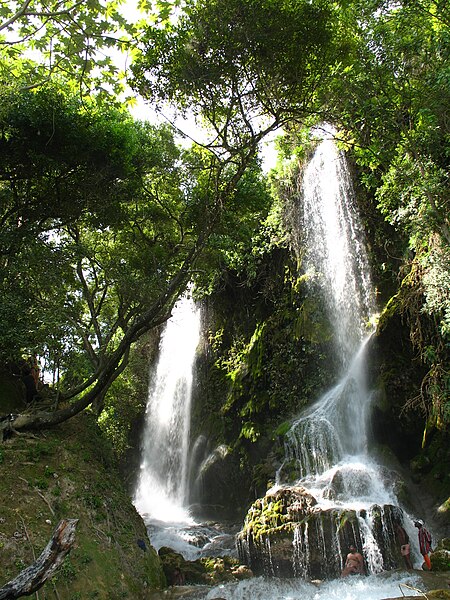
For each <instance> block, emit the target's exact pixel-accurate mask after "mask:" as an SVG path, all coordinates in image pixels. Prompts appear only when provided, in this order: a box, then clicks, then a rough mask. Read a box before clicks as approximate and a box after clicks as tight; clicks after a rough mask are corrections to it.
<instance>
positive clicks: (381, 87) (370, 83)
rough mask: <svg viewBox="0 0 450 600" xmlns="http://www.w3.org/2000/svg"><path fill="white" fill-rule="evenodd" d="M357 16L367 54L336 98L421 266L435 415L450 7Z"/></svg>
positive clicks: (370, 8)
mask: <svg viewBox="0 0 450 600" xmlns="http://www.w3.org/2000/svg"><path fill="white" fill-rule="evenodd" d="M352 10H353V15H354V23H355V25H354V30H355V48H356V50H357V53H356V54H355V58H354V61H353V64H352V65H351V67H349V68H348V70H347V73H346V77H345V80H340V81H338V80H336V81H335V82H334V84H333V88H332V92H333V93H332V94H330V93H329V91H328V92H327V98H326V100H327V104H328V107H329V110H330V113H331V114H332V115H333V120H335V121H336V122H338V123H340V124H341V126H342V128H343V130H342V133H341V138H342V139H343V140H344V141H345V142H346V143H347V144H348V145H350V146H351V147H352V151H353V155H354V156H355V158H356V160H357V162H358V165H359V167H360V169H361V170H362V174H363V181H364V182H365V184H366V186H367V188H368V189H369V191H370V192H371V193H372V194H373V195H374V198H375V201H376V202H377V204H378V209H379V210H380V212H381V214H382V215H383V217H384V218H385V219H386V221H388V223H390V224H391V225H392V226H393V227H394V228H395V229H396V230H397V231H398V232H399V234H400V235H401V237H402V239H403V257H401V258H403V262H404V263H405V266H404V268H403V277H404V274H405V272H406V271H407V269H408V268H412V272H411V276H410V277H409V276H407V277H406V279H404V282H403V284H402V287H404V293H402V296H401V297H402V300H403V302H404V303H405V304H404V306H403V310H404V311H405V313H408V314H409V315H410V317H411V318H410V319H409V322H410V326H411V338H412V340H413V342H414V343H415V344H416V348H417V349H418V351H419V352H420V355H421V357H422V360H423V362H424V363H425V364H427V365H428V367H429V372H428V375H427V376H426V378H425V380H424V381H423V386H422V393H424V394H425V397H426V398H427V400H426V406H427V408H426V412H427V413H434V414H436V415H437V414H440V415H441V416H442V397H445V396H446V395H447V394H448V373H447V374H446V373H445V367H444V370H442V366H443V365H445V364H446V363H448V341H449V339H450V338H449V337H448V325H447V323H448V311H449V305H448V276H447V274H448V250H447V249H448V246H449V244H450V221H449V217H448V215H449V214H450V210H449V209H450V206H449V200H448V191H447V190H448V166H449V162H448V159H449V154H448V140H449V134H450V131H449V124H448V104H449V100H450V96H449V90H450V86H449V85H448V84H449V67H448V65H449V44H448V41H449V25H450V11H449V7H448V3H446V2H441V1H440V0H438V1H434V0H418V1H417V2H401V3H395V4H392V3H390V2H385V1H383V0H373V1H367V0H364V1H361V2H356V3H354V4H353V5H352ZM348 14H350V13H348ZM344 131H345V133H344ZM412 259H414V262H411V260H412ZM406 265H409V267H408V266H406ZM413 286H414V287H413ZM409 301H410V304H409V305H408V302H409ZM425 330H427V331H428V335H421V331H425ZM433 330H434V331H433ZM430 347H432V348H433V352H432V353H431V354H430V352H429V349H430ZM427 348H428V350H427ZM432 355H433V357H434V358H433V359H432V360H430V357H431V356H432ZM422 393H421V397H422ZM444 413H445V414H446V411H444ZM445 421H447V418H445Z"/></svg>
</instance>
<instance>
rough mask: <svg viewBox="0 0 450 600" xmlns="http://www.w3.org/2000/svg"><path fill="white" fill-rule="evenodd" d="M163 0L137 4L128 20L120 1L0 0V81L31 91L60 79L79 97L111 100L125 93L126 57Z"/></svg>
mask: <svg viewBox="0 0 450 600" xmlns="http://www.w3.org/2000/svg"><path fill="white" fill-rule="evenodd" d="M168 4H169V3H167V2H160V3H157V4H153V3H152V4H151V3H148V2H139V7H138V8H139V13H140V14H138V15H137V16H136V17H135V18H128V15H129V14H130V6H125V3H124V0H108V1H103V0H92V1H90V2H76V1H73V0H50V1H42V0H9V1H8V2H1V3H0V77H1V80H2V84H3V86H4V87H8V88H20V89H31V88H34V87H38V86H41V85H44V84H46V83H48V82H49V81H52V80H58V79H59V80H60V79H61V78H62V77H63V78H64V79H65V80H66V81H68V82H70V83H68V86H69V87H70V86H71V87H72V89H73V88H77V89H78V90H79V92H80V93H81V95H83V96H87V95H89V93H94V92H95V94H96V95H97V96H98V97H107V98H108V100H109V101H110V102H111V101H114V100H115V96H116V95H117V94H119V93H122V92H124V91H126V86H125V75H126V73H125V70H126V60H127V57H128V59H129V58H130V57H132V56H133V45H134V41H135V39H136V38H138V37H139V34H140V31H141V28H142V27H143V24H144V23H146V24H147V23H148V19H149V18H150V19H151V20H152V21H153V22H158V21H164V20H165V19H167V18H168V16H169V13H170V12H171V10H168V6H167V5H168ZM170 4H171V5H172V6H175V5H177V4H178V2H172V3H170ZM171 8H172V7H171ZM132 15H133V12H132ZM132 15H131V16H132ZM120 63H122V64H120ZM127 100H128V101H129V102H133V101H134V98H132V97H131V96H129V97H128V98H127Z"/></svg>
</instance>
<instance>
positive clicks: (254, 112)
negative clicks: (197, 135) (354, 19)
mask: <svg viewBox="0 0 450 600" xmlns="http://www.w3.org/2000/svg"><path fill="white" fill-rule="evenodd" d="M338 16H339V9H338V7H337V6H336V5H335V4H334V3H332V2H327V1H326V0H314V1H313V2H309V1H305V0H295V1H291V0H289V1H288V0H251V1H249V2H244V3H243V2H240V1H238V0H230V1H225V0H212V1H210V0H208V1H206V0H197V1H191V2H188V3H187V5H186V8H185V12H184V13H183V14H182V15H181V16H180V18H179V20H177V22H176V24H175V25H173V24H168V25H167V26H166V27H165V28H152V27H149V28H148V29H147V31H146V33H145V35H144V36H143V38H142V42H141V44H140V46H141V55H140V56H138V57H137V59H136V60H135V62H134V63H133V65H132V71H133V73H134V80H132V81H131V85H132V86H133V87H134V88H135V89H136V90H138V91H139V93H140V94H141V95H142V96H143V97H144V98H149V99H151V100H152V101H153V102H157V101H161V102H162V103H165V102H171V103H174V104H175V105H176V106H178V107H179V108H180V109H181V110H184V109H187V108H189V109H191V110H193V112H194V114H195V115H196V116H198V117H199V119H203V120H204V122H206V126H207V127H208V128H209V130H210V133H211V138H212V139H211V141H210V143H209V144H208V148H209V149H210V150H211V151H212V152H214V153H215V155H216V156H217V157H218V159H220V160H222V161H230V160H232V159H233V158H234V157H235V158H236V160H237V161H239V157H240V156H242V155H243V154H244V153H245V152H247V151H249V150H250V151H252V152H254V151H255V147H256V146H257V144H258V143H259V142H260V141H261V140H262V139H263V138H264V136H266V135H267V134H268V133H269V132H270V131H273V130H275V129H277V128H279V127H281V126H283V125H285V124H287V123H289V122H292V121H293V120H307V119H308V118H309V116H310V115H311V114H314V115H315V116H316V117H317V115H320V114H321V105H320V103H319V97H318V93H317V92H318V90H319V88H320V87H321V86H323V85H325V82H326V81H327V80H328V79H329V78H330V77H331V76H332V75H333V74H336V72H338V71H339V70H341V68H342V65H343V63H344V62H345V60H346V55H347V50H348V43H347V40H346V36H347V33H348V32H346V28H345V26H342V25H341V22H340V20H339V18H338ZM202 122H203V121H202Z"/></svg>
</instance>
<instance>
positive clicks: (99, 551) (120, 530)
mask: <svg viewBox="0 0 450 600" xmlns="http://www.w3.org/2000/svg"><path fill="white" fill-rule="evenodd" d="M97 449H98V450H99V451H98V452H97ZM2 450H3V453H4V464H3V465H2V478H1V483H2V485H0V506H1V507H2V510H1V516H2V519H4V521H2V523H1V524H0V540H1V541H2V542H3V544H4V547H3V548H2V572H1V574H0V587H1V585H3V584H4V583H6V582H7V581H8V580H10V579H12V578H13V577H14V576H16V575H17V574H18V572H19V570H20V568H22V567H23V566H26V565H29V564H31V563H32V562H33V560H34V556H38V555H39V553H40V552H41V550H42V549H43V548H44V547H45V545H46V544H47V542H48V540H49V539H50V537H51V534H52V531H53V529H54V527H55V526H56V524H57V523H58V522H59V520H60V519H62V518H77V519H79V523H78V525H77V530H76V536H75V545H74V547H73V548H72V550H71V552H70V554H69V556H68V558H66V560H65V561H64V563H63V565H62V566H61V568H60V569H58V570H57V572H56V573H55V575H54V577H53V579H52V581H49V582H47V583H46V584H45V585H44V587H43V588H42V589H41V590H39V597H40V599H41V600H50V599H51V600H53V599H54V598H55V597H56V595H57V596H58V598H60V600H71V599H72V598H77V597H79V598H83V600H84V599H88V598H98V600H115V599H119V598H121V599H123V598H129V599H130V600H135V599H136V600H140V599H146V598H150V597H151V596H150V592H151V590H152V589H155V588H161V587H163V586H164V585H165V578H164V574H163V571H162V567H161V563H160V560H159V557H158V555H157V554H156V552H155V551H154V550H153V548H152V547H151V546H150V543H149V540H148V537H147V532H146V529H145V525H144V523H143V522H142V519H141V518H140V516H139V515H138V514H137V512H136V510H135V508H134V507H133V505H132V503H131V500H130V498H129V496H128V495H127V493H126V491H125V490H124V488H123V485H122V483H121V481H120V478H119V476H118V473H117V471H116V469H115V467H114V462H113V459H112V456H113V455H112V452H111V450H110V449H108V445H107V444H105V443H104V440H103V439H102V437H101V435H100V433H99V430H98V428H97V427H96V425H95V422H94V420H93V417H91V416H89V415H80V416H79V417H76V418H74V419H71V420H70V421H68V422H67V423H65V424H63V425H62V426H59V427H57V428H55V429H52V430H49V431H47V432H46V433H45V437H44V436H43V435H42V436H39V435H38V436H37V437H35V438H31V437H30V438H28V437H13V438H10V439H9V440H8V441H7V442H6V443H5V444H4V445H3V446H2ZM84 453H86V454H88V455H89V457H90V459H89V461H87V462H86V461H84V459H83V456H84V455H85V454H84ZM26 457H32V459H33V460H32V461H28V460H24V458H26ZM106 465H109V466H106ZM43 483H45V486H43V485H42V484H43ZM139 539H140V540H144V541H145V543H146V546H147V550H146V552H144V551H143V550H142V549H141V548H140V547H139V546H138V544H137V541H138V540H139ZM18 561H20V565H21V567H19V566H18ZM55 590H56V591H55Z"/></svg>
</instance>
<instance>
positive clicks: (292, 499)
mask: <svg viewBox="0 0 450 600" xmlns="http://www.w3.org/2000/svg"><path fill="white" fill-rule="evenodd" d="M300 196H301V199H300V202H301V213H302V216H301V219H300V221H301V222H300V223H299V231H301V232H302V245H304V247H305V250H304V252H305V254H304V257H303V265H304V266H305V270H306V274H307V275H308V285H309V286H310V287H311V292H312V293H320V294H322V295H323V297H324V300H325V306H326V309H327V312H328V318H329V320H330V323H331V324H332V326H333V330H334V337H333V339H334V349H335V353H336V363H337V364H338V365H339V368H340V373H339V380H338V382H337V383H336V385H335V386H334V387H333V388H332V389H330V390H329V391H327V392H326V393H325V394H324V395H323V396H322V397H321V398H319V399H318V400H317V402H316V403H315V404H314V405H313V406H311V407H309V408H308V409H307V410H306V411H305V412H304V413H303V414H302V415H300V417H299V418H298V419H296V420H295V421H294V422H293V423H292V426H291V428H290V430H289V431H288V433H287V435H286V436H285V459H284V461H283V464H282V465H281V468H280V469H279V471H278V473H277V484H276V485H275V487H274V488H272V489H271V490H269V491H268V493H267V495H266V496H265V497H264V498H263V499H260V500H258V501H257V502H255V503H254V504H253V506H252V507H251V509H250V511H249V513H248V515H247V518H246V521H245V524H244V528H243V530H242V532H241V534H240V536H239V539H238V545H239V551H240V556H241V559H242V560H244V561H245V562H246V563H247V564H249V566H250V567H251V568H252V569H253V570H254V571H255V572H256V573H258V574H262V573H265V574H269V575H284V576H302V577H305V578H306V577H311V578H330V577H335V576H338V575H339V574H340V573H341V570H342V567H343V564H344V561H345V556H346V554H347V552H348V547H349V545H350V544H355V545H356V546H357V547H358V548H359V550H360V551H361V552H362V553H363V555H364V560H365V566H366V570H367V572H369V573H377V572H380V571H381V570H384V569H390V568H393V567H395V566H397V562H398V560H399V558H400V557H399V556H398V548H397V546H398V545H397V544H396V541H395V534H394V521H395V520H396V519H400V520H401V519H402V510H401V509H400V508H399V507H398V506H397V504H398V503H397V500H396V496H395V494H394V493H393V491H392V489H393V483H394V482H393V477H394V475H393V474H391V473H389V472H388V471H387V470H383V469H382V468H381V467H380V466H379V465H377V464H376V463H375V461H374V460H373V459H372V458H371V457H370V455H369V454H368V448H367V441H368V436H367V423H368V417H369V414H370V403H371V391H370V390H369V389H368V387H367V383H366V347H367V343H368V340H369V338H370V331H368V329H367V323H368V322H369V319H370V317H371V316H372V315H373V314H374V312H375V305H374V292H373V288H372V285H371V281H370V275H369V263H368V259H367V256H366V251H365V246H364V242H363V239H364V238H363V232H362V228H361V225H360V222H359V218H358V213H357V210H356V206H355V202H354V194H353V190H352V185H351V179H350V176H349V173H348V170H347V167H346V163H345V158H344V156H343V154H342V153H341V152H339V151H338V149H337V147H336V145H335V144H334V142H333V140H332V138H331V136H330V137H329V138H328V139H323V141H321V142H320V143H319V144H318V146H317V149H316V151H315V153H314V155H313V157H312V159H311V160H310V162H309V163H308V165H307V166H306V169H305V171H304V173H303V181H302V189H301V194H300Z"/></svg>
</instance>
